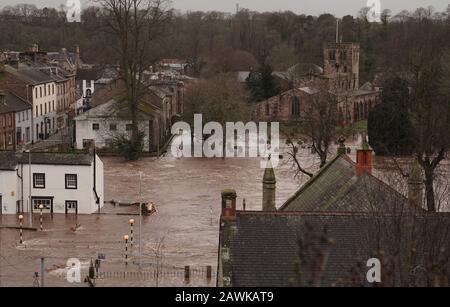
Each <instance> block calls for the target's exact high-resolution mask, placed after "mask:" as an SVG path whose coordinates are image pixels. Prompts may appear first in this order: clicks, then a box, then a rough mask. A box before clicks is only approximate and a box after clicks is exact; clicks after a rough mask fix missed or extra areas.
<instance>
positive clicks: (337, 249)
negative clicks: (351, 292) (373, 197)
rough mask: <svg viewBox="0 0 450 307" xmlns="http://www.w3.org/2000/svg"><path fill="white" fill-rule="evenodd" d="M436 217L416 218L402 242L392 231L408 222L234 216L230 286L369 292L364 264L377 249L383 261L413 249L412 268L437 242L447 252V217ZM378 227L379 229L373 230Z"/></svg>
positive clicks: (328, 215) (255, 214)
mask: <svg viewBox="0 0 450 307" xmlns="http://www.w3.org/2000/svg"><path fill="white" fill-rule="evenodd" d="M438 215H440V214H436V215H423V216H417V217H416V218H415V219H414V225H415V228H414V230H415V231H416V232H413V235H412V236H411V238H412V239H411V240H409V241H408V240H406V239H405V237H406V235H405V234H406V233H407V232H404V231H401V230H398V227H397V226H398V225H399V224H403V225H405V224H407V222H408V221H413V219H409V220H407V218H406V217H393V216H379V217H377V218H375V217H374V216H371V215H365V214H352V213H341V214H338V213H324V212H323V213H311V212H310V213H307V212H303V213H302V212H295V213H293V212H292V213H290V212H277V213H269V212H242V211H241V212H237V215H236V225H235V227H234V228H232V229H234V230H233V231H232V232H231V239H230V253H229V254H230V260H231V279H232V280H231V282H232V286H233V287H289V286H371V284H369V283H367V281H366V279H365V277H366V272H367V268H366V265H365V264H366V262H367V260H368V259H371V258H374V257H377V254H376V251H377V250H378V249H377V246H380V247H381V248H382V250H383V252H384V255H385V257H386V259H388V257H390V256H391V255H395V253H396V251H397V249H398V247H399V246H400V245H401V244H400V242H405V246H409V245H407V244H408V243H411V244H413V245H412V246H414V248H415V249H416V251H417V253H418V257H417V260H416V263H414V265H419V264H420V263H421V261H423V259H422V258H421V257H422V256H423V257H425V255H427V253H432V246H435V244H437V242H439V241H441V242H442V245H441V247H443V248H446V249H447V250H448V249H449V248H450V233H449V229H450V228H449V227H450V216H449V215H446V214H444V215H441V216H438ZM380 224H381V225H382V226H383V227H381V228H378V227H379V225H380ZM402 230H404V228H402ZM427 238H435V239H436V240H434V241H433V240H427ZM378 244H379V245H378ZM300 246H301V247H302V248H300ZM405 246H401V247H402V249H401V250H403V248H405ZM408 248H410V247H406V248H405V251H406V250H408ZM361 263H363V265H362V267H360V266H359V265H360V264H361ZM322 265H323V269H322V268H321V267H322ZM447 266H448V262H447ZM449 268H450V267H449ZM449 268H448V269H449ZM442 269H444V268H442ZM386 274H387V273H386ZM384 277H385V279H386V275H384ZM418 280H419V278H418ZM382 281H383V280H382ZM385 282H386V281H385Z"/></svg>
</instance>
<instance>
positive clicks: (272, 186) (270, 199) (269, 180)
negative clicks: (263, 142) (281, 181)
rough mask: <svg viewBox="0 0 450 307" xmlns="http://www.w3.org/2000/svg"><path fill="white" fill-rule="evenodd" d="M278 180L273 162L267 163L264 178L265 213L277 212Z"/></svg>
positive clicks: (263, 207) (263, 208) (263, 205)
mask: <svg viewBox="0 0 450 307" xmlns="http://www.w3.org/2000/svg"><path fill="white" fill-rule="evenodd" d="M276 183H277V180H276V178H275V171H274V170H273V166H272V162H270V159H269V161H267V165H266V170H265V171H264V178H263V203H262V210H263V211H276V210H277V208H276V205H275V191H276Z"/></svg>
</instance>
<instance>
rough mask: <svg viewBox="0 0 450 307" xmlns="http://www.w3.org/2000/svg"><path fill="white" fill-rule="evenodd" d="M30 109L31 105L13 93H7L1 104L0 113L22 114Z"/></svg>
mask: <svg viewBox="0 0 450 307" xmlns="http://www.w3.org/2000/svg"><path fill="white" fill-rule="evenodd" d="M28 109H31V105H30V104H29V103H27V102H26V101H25V100H23V99H22V98H20V97H18V96H16V95H14V94H12V93H5V100H4V102H3V103H1V102H0V113H11V112H20V111H24V110H28Z"/></svg>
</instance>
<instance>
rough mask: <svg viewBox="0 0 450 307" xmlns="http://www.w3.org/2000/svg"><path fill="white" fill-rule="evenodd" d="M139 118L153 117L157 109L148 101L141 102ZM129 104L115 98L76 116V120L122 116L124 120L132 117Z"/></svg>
mask: <svg viewBox="0 0 450 307" xmlns="http://www.w3.org/2000/svg"><path fill="white" fill-rule="evenodd" d="M138 109H139V111H140V112H138V119H140V120H148V119H152V118H153V116H154V114H155V112H156V110H155V109H154V107H153V106H151V105H150V104H148V103H145V102H141V103H140V104H139V105H138ZM129 113H130V112H129V109H128V106H127V105H126V103H125V102H118V101H116V100H114V99H112V100H110V101H108V102H106V103H103V104H101V105H99V106H97V107H95V108H92V109H90V110H89V111H87V112H84V113H83V114H81V115H79V116H77V117H75V120H88V119H96V118H99V119H101V118H120V119H124V120H128V119H131V115H130V114H129Z"/></svg>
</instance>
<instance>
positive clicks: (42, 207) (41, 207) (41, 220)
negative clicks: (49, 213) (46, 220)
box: [39, 204, 44, 231]
mask: <svg viewBox="0 0 450 307" xmlns="http://www.w3.org/2000/svg"><path fill="white" fill-rule="evenodd" d="M42 209H44V205H43V204H40V205H39V210H40V211H41V216H40V219H39V221H40V228H41V231H42V230H44V226H43V217H42Z"/></svg>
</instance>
